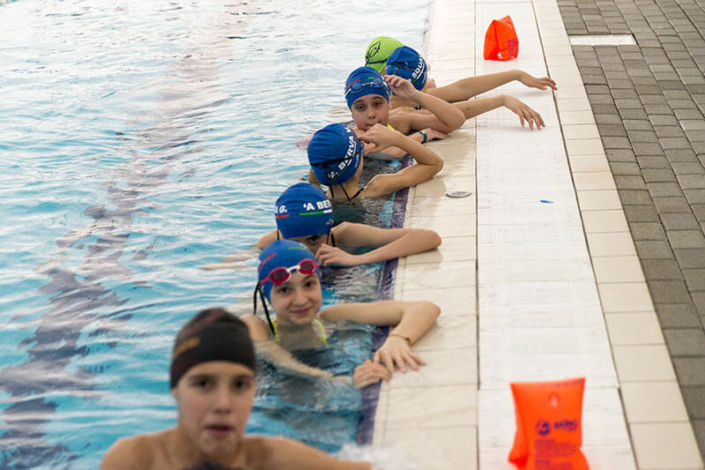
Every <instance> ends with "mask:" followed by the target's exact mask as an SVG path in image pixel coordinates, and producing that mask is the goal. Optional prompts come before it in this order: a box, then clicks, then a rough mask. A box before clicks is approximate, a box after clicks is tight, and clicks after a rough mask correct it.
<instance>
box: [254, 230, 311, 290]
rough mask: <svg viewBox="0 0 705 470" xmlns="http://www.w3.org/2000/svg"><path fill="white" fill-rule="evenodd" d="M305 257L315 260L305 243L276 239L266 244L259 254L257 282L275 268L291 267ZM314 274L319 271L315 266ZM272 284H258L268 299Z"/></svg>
mask: <svg viewBox="0 0 705 470" xmlns="http://www.w3.org/2000/svg"><path fill="white" fill-rule="evenodd" d="M305 259H312V260H315V259H316V257H315V256H314V255H313V253H311V252H310V251H309V249H308V248H306V246H305V245H303V244H302V243H299V242H295V241H293V240H276V241H274V242H272V243H270V244H269V246H267V248H265V249H264V250H262V253H260V254H259V266H258V267H257V283H258V284H259V283H261V282H262V281H263V280H265V279H267V278H268V277H269V274H270V273H271V272H272V271H273V270H274V269H276V268H291V267H292V266H296V265H298V264H299V263H300V262H301V261H303V260H305ZM316 274H317V275H318V276H319V277H320V276H321V271H320V269H319V268H318V267H316ZM272 286H273V284H272V283H271V282H265V283H264V284H261V285H260V289H261V290H262V294H264V296H265V297H266V298H267V300H269V298H270V297H269V296H270V294H271V292H272Z"/></svg>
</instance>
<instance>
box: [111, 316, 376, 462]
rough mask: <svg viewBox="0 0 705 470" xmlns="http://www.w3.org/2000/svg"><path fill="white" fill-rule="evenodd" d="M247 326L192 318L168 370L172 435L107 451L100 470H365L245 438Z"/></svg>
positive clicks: (288, 443)
mask: <svg viewBox="0 0 705 470" xmlns="http://www.w3.org/2000/svg"><path fill="white" fill-rule="evenodd" d="M255 373H256V361H255V352H254V347H253V344H252V340H251V339H250V335H249V332H248V328H247V326H245V324H244V323H243V322H242V321H240V320H239V319H238V318H237V317H235V316H233V315H232V314H230V313H228V312H226V311H225V310H223V309H209V310H204V311H202V312H200V313H198V314H197V315H196V316H195V317H193V318H192V319H191V320H190V321H189V322H187V323H186V324H185V325H184V326H183V327H182V328H181V330H180V331H179V333H178V335H177V336H176V340H175V341H174V347H173V351H172V359H171V366H170V386H171V393H172V395H173V396H174V399H175V400H176V404H177V407H178V421H177V424H176V426H174V427H173V428H170V429H167V430H164V431H160V432H156V433H150V434H141V435H138V436H133V437H126V438H122V439H120V440H118V441H117V442H116V443H115V444H113V446H112V447H110V449H108V451H107V453H106V454H105V456H104V458H103V462H102V463H101V466H100V469H101V470H113V469H114V470H125V469H140V470H148V469H153V470H174V469H178V470H181V469H190V470H206V469H211V470H215V469H222V470H228V469H230V470H233V469H241V470H255V469H261V468H267V469H272V470H276V469H281V470H295V469H301V470H308V469H320V470H325V469H334V470H335V469H340V470H346V469H349V470H353V469H361V470H362V469H368V470H370V469H371V468H372V466H371V465H370V464H368V463H364V462H350V461H342V460H338V459H336V458H334V457H332V456H330V455H328V454H326V453H325V452H323V451H320V450H318V449H315V448H313V447H309V446H307V445H305V444H302V443H300V442H297V441H294V440H292V439H288V438H284V437H271V436H256V435H245V434H244V431H245V426H246V424H247V420H248V418H249V416H250V412H251V410H252V405H253V402H254V398H255Z"/></svg>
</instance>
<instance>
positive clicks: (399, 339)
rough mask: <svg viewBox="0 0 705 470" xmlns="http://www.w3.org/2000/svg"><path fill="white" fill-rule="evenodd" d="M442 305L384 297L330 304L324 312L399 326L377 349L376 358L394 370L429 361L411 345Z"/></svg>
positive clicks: (337, 317)
mask: <svg viewBox="0 0 705 470" xmlns="http://www.w3.org/2000/svg"><path fill="white" fill-rule="evenodd" d="M440 314H441V309H440V308H439V307H438V306H437V305H436V304H434V303H432V302H428V301H400V300H383V301H380V302H370V303H351V304H341V305H336V306H333V307H328V308H327V309H325V310H323V312H321V314H320V316H321V317H322V318H325V319H326V320H329V321H333V320H349V321H354V322H358V323H368V324H371V325H378V326H395V328H394V329H390V331H389V336H388V337H387V340H386V341H385V342H384V344H383V345H382V347H381V348H379V349H378V350H377V352H376V353H375V358H374V360H375V362H378V363H382V364H384V365H385V366H386V367H387V369H389V371H390V372H393V371H394V368H395V367H396V368H398V369H399V370H401V371H402V372H405V371H406V366H407V365H408V366H409V367H411V368H412V369H413V370H417V369H418V367H419V365H424V364H425V363H424V362H423V360H421V358H419V357H418V356H416V355H415V354H413V352H412V351H411V345H412V344H414V343H415V342H416V341H417V340H418V339H419V338H420V337H421V336H423V335H424V334H425V333H426V332H427V331H428V330H429V328H431V326H432V325H433V324H434V323H435V321H436V319H437V318H438V316H439V315H440Z"/></svg>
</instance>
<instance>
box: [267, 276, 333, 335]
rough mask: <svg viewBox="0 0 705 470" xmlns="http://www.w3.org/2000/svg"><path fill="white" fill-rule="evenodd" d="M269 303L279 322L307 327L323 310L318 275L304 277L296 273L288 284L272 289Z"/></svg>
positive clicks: (284, 283)
mask: <svg viewBox="0 0 705 470" xmlns="http://www.w3.org/2000/svg"><path fill="white" fill-rule="evenodd" d="M269 301H270V303H271V304H272V309H273V310H274V312H275V313H276V314H277V321H278V322H280V323H286V324H290V325H291V324H293V325H306V324H308V323H311V322H312V321H313V319H314V318H315V316H316V314H317V313H318V311H319V310H320V309H321V304H322V303H323V297H322V294H321V283H320V282H319V280H318V276H317V275H316V274H307V275H304V274H301V273H300V272H298V271H295V272H294V273H292V275H291V277H289V279H288V280H287V281H286V282H283V283H282V284H279V285H278V286H274V287H272V292H271V294H270V296H269Z"/></svg>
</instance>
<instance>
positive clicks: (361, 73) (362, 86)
mask: <svg viewBox="0 0 705 470" xmlns="http://www.w3.org/2000/svg"><path fill="white" fill-rule="evenodd" d="M366 95H380V96H382V97H383V98H384V99H385V100H387V101H389V85H388V84H387V82H386V81H385V80H384V78H383V77H382V75H381V74H380V73H379V72H378V71H376V70H375V69H373V68H370V67H358V68H356V69H355V70H353V71H352V73H350V75H348V79H347V80H346V81H345V100H346V101H347V102H348V108H351V109H352V105H353V103H354V102H355V100H357V99H358V98H361V97H363V96H366Z"/></svg>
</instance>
